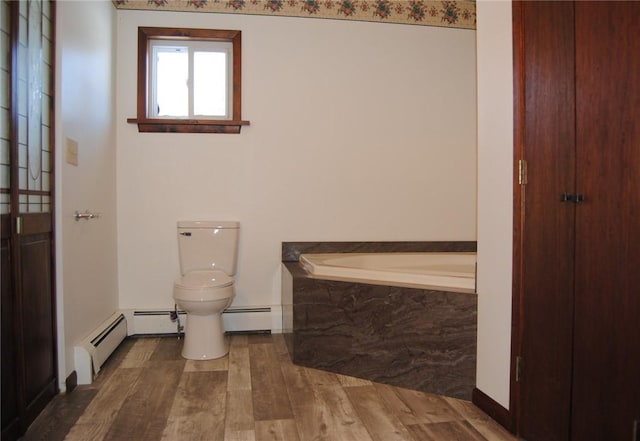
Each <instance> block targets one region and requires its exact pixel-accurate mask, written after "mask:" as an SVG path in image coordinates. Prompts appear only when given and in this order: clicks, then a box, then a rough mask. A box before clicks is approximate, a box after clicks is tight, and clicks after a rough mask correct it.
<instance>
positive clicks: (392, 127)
mask: <svg viewBox="0 0 640 441" xmlns="http://www.w3.org/2000/svg"><path fill="white" fill-rule="evenodd" d="M117 16H118V32H117V35H118V51H117V52H118V59H117V66H118V68H117V94H118V96H117V121H116V123H117V146H118V162H117V169H118V180H117V181H118V265H119V281H120V307H121V308H167V307H173V300H172V283H173V279H174V278H175V277H176V276H177V275H178V273H179V269H178V250H177V240H176V229H175V228H176V221H177V220H179V219H222V220H224V219H236V220H239V221H240V222H241V243H240V255H239V268H238V274H237V283H236V295H237V297H236V299H235V302H234V305H235V306H258V305H279V304H280V269H279V268H280V265H279V262H280V248H281V242H282V241H303V240H308V241H325V240H337V241H341V240H352V241H359V240H362V241H367V240H475V238H476V235H475V233H476V226H475V221H476V203H475V199H476V155H475V151H476V142H475V136H476V127H475V105H476V103H475V97H476V90H475V33H474V32H473V31H468V30H458V29H446V28H435V27H421V26H404V25H385V24H377V23H360V22H343V21H332V20H309V19H295V18H282V17H278V18H276V17H257V16H239V15H224V14H193V13H169V12H166V13H149V12H140V11H122V10H120V11H118V13H117ZM137 26H171V27H208V28H214V29H215V28H219V29H239V30H241V31H242V33H243V34H242V39H243V40H242V44H243V47H242V51H243V119H248V120H250V121H251V125H250V126H249V127H245V128H243V129H242V133H241V134H240V135H220V134H214V135H207V134H139V133H138V131H137V127H136V126H135V125H132V124H127V123H126V118H130V117H134V116H135V114H136V102H135V96H136V76H135V72H136V52H137V49H136V42H137V35H136V31H137Z"/></svg>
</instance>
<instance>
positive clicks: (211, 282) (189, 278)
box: [175, 271, 233, 291]
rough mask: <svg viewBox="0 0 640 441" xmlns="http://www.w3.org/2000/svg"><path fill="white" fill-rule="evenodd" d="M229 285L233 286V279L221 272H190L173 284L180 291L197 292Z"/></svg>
mask: <svg viewBox="0 0 640 441" xmlns="http://www.w3.org/2000/svg"><path fill="white" fill-rule="evenodd" d="M230 285H233V279H232V278H231V277H229V276H228V275H226V274H225V273H223V272H222V271H191V272H189V273H187V274H185V275H184V276H182V277H180V278H179V279H177V280H176V282H175V287H176V288H179V289H181V290H198V291H201V290H203V289H207V288H209V289H210V288H224V287H225V286H230Z"/></svg>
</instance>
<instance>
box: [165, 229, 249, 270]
mask: <svg viewBox="0 0 640 441" xmlns="http://www.w3.org/2000/svg"><path fill="white" fill-rule="evenodd" d="M239 232H240V224H239V223H238V222H235V221H180V222H178V250H179V253H180V271H181V273H182V274H183V275H184V274H187V273H188V272H190V271H196V270H217V271H223V272H224V273H225V274H227V275H229V276H233V275H235V273H236V264H237V260H238V233H239Z"/></svg>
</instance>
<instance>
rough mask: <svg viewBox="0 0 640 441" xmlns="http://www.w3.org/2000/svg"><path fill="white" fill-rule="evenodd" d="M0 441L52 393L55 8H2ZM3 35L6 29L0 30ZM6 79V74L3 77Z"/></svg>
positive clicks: (34, 0) (39, 2)
mask: <svg viewBox="0 0 640 441" xmlns="http://www.w3.org/2000/svg"><path fill="white" fill-rule="evenodd" d="M1 8H2V11H1V12H2V14H3V16H4V17H9V20H3V22H2V23H3V28H2V33H3V35H2V42H3V46H2V52H3V58H2V66H1V67H2V70H3V71H4V72H3V76H2V78H3V81H4V82H5V84H2V88H3V96H2V100H1V101H2V115H1V117H2V126H3V130H2V133H1V134H0V138H1V139H0V142H1V144H0V149H1V157H2V161H1V164H0V172H1V173H2V179H1V180H0V223H1V228H2V234H1V236H2V243H1V245H2V246H1V251H2V253H1V257H2V265H1V269H2V274H1V277H2V284H1V287H2V297H1V298H2V305H1V306H2V440H13V439H16V438H17V437H18V436H19V435H20V434H22V433H23V432H24V431H25V430H26V428H27V427H28V425H29V424H30V423H31V422H32V421H33V420H34V419H35V418H36V416H37V415H38V414H39V413H40V411H41V410H42V409H43V408H44V407H45V406H46V404H47V403H48V402H49V401H50V400H51V398H52V397H53V396H54V395H55V394H56V393H57V384H58V381H57V360H56V326H55V296H54V283H53V282H54V277H53V276H54V269H53V268H54V248H53V243H54V240H53V231H54V229H53V181H54V180H53V139H54V136H53V127H54V125H53V103H54V100H53V84H54V82H53V70H54V69H53V60H54V57H53V54H54V51H53V49H54V38H53V37H54V34H53V25H54V22H55V20H54V9H55V8H54V4H53V3H51V2H49V1H47V0H44V1H43V0H28V1H21V2H7V1H2V4H1ZM7 23H8V24H9V28H6V26H5V25H6V24H7ZM5 73H6V74H5Z"/></svg>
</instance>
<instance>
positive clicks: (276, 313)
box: [122, 305, 282, 335]
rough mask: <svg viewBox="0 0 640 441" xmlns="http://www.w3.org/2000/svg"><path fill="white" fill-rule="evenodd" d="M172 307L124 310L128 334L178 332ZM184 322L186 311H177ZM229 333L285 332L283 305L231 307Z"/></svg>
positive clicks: (226, 326) (226, 323) (224, 315)
mask: <svg viewBox="0 0 640 441" xmlns="http://www.w3.org/2000/svg"><path fill="white" fill-rule="evenodd" d="M172 311H173V310H172V309H130V310H125V311H122V312H123V313H124V314H125V317H126V318H127V321H128V323H130V326H129V327H128V331H129V335H145V334H175V333H176V332H177V323H176V322H172V321H171V317H170V314H171V312H172ZM178 315H179V317H180V323H181V324H182V325H184V323H185V321H186V320H187V317H186V316H187V314H186V313H185V312H184V311H178ZM222 322H223V324H224V329H225V331H227V332H251V331H255V332H257V331H271V332H272V333H280V332H282V307H281V306H280V305H270V306H252V307H247V306H245V307H235V308H234V307H231V308H229V309H227V310H226V311H225V312H223V313H222Z"/></svg>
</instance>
